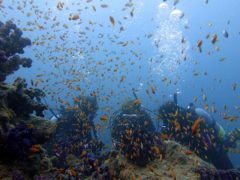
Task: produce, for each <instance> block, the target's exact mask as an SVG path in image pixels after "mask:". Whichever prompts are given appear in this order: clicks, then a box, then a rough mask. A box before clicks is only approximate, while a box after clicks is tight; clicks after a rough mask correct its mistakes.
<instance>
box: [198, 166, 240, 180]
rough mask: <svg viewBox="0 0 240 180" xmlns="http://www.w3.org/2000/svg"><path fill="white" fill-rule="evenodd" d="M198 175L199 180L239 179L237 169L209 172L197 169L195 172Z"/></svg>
mask: <svg viewBox="0 0 240 180" xmlns="http://www.w3.org/2000/svg"><path fill="white" fill-rule="evenodd" d="M195 172H196V173H199V174H200V176H201V180H211V179H227V180H236V179H240V170H238V169H228V170H210V169H207V168H203V167H198V168H197V169H196V170H195Z"/></svg>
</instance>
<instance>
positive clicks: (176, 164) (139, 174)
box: [92, 141, 216, 180]
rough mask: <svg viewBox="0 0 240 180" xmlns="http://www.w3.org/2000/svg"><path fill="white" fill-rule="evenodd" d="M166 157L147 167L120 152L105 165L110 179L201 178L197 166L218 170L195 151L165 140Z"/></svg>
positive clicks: (98, 176) (97, 175)
mask: <svg viewBox="0 0 240 180" xmlns="http://www.w3.org/2000/svg"><path fill="white" fill-rule="evenodd" d="M164 144H165V146H166V154H165V157H164V158H163V157H161V156H160V157H159V158H157V159H155V160H154V161H152V162H149V163H148V164H147V165H146V166H145V167H142V166H138V165H136V164H134V163H132V162H131V161H128V160H127V159H126V158H125V157H124V156H123V155H121V154H120V153H119V154H117V155H116V156H115V157H111V158H108V159H107V160H106V161H105V162H104V165H105V166H107V167H108V176H109V179H114V178H116V179H138V178H141V179H142V180H146V179H165V180H168V179H169V180H172V179H186V180H187V179H189V180H195V179H199V178H200V175H199V174H198V173H196V172H195V169H196V168H206V169H209V170H212V171H214V170H216V169H215V168H214V166H212V165H211V164H208V163H207V162H205V161H203V160H202V159H200V158H199V157H198V156H197V155H195V154H194V153H189V152H190V151H189V150H188V149H187V148H186V147H184V146H182V145H180V144H178V143H176V142H174V141H165V142H164ZM101 177H102V175H101V174H97V173H96V174H95V175H94V177H92V179H99V178H101ZM105 177H106V175H105Z"/></svg>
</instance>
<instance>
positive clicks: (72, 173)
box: [70, 169, 77, 177]
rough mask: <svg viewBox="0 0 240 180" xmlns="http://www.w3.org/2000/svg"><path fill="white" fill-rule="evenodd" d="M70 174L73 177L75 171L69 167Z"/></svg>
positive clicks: (75, 173) (75, 174)
mask: <svg viewBox="0 0 240 180" xmlns="http://www.w3.org/2000/svg"><path fill="white" fill-rule="evenodd" d="M70 175H71V176H73V177H76V176H77V172H76V171H75V170H74V169H70Z"/></svg>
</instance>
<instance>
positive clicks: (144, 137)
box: [111, 89, 164, 166]
mask: <svg viewBox="0 0 240 180" xmlns="http://www.w3.org/2000/svg"><path fill="white" fill-rule="evenodd" d="M133 95H134V97H135V100H129V101H127V102H126V103H124V104H123V105H122V107H121V109H120V110H119V111H117V112H116V113H115V114H114V116H113V117H112V122H111V137H112V141H113V146H114V148H115V149H116V150H120V152H121V153H122V154H123V155H124V156H125V157H126V158H127V159H128V160H130V161H132V162H133V163H135V164H137V165H139V166H144V165H146V164H147V163H148V162H149V161H151V160H153V159H155V158H156V157H159V156H160V155H162V154H163V152H164V145H163V144H162V141H161V139H160V136H159V135H158V134H157V133H156V129H155V126H154V124H153V121H152V119H151V116H150V115H149V114H148V113H147V112H146V110H145V108H144V107H143V106H142V105H141V101H140V99H139V98H138V97H137V95H136V93H135V91H134V89H133Z"/></svg>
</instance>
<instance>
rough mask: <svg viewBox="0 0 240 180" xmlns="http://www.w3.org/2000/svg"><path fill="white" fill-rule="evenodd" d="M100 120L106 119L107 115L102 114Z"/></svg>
mask: <svg viewBox="0 0 240 180" xmlns="http://www.w3.org/2000/svg"><path fill="white" fill-rule="evenodd" d="M100 120H101V121H108V116H107V115H106V114H104V115H102V116H101V117H100Z"/></svg>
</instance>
